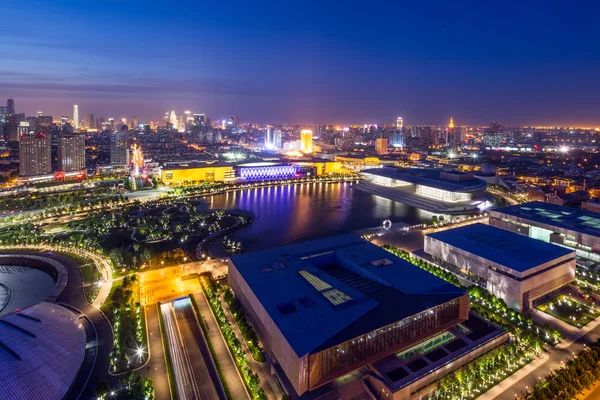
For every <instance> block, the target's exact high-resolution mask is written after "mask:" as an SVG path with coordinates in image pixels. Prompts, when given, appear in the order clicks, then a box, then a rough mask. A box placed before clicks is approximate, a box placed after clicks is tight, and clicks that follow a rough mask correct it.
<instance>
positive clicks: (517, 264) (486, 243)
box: [427, 223, 574, 272]
mask: <svg viewBox="0 0 600 400" xmlns="http://www.w3.org/2000/svg"><path fill="white" fill-rule="evenodd" d="M427 236H429V237H432V238H434V239H437V240H439V241H441V242H444V243H447V244H449V245H451V246H454V247H458V248H460V249H462V250H464V251H467V252H469V253H472V254H475V255H476V256H479V257H482V258H485V259H486V260H490V261H492V262H495V263H497V264H500V265H502V266H505V267H507V268H510V269H512V270H515V271H518V272H525V271H527V270H529V269H531V268H534V267H537V266H538V265H541V264H544V263H547V262H549V261H552V260H554V259H556V258H559V257H562V256H565V255H567V254H570V253H574V251H573V250H569V249H566V248H564V247H560V246H557V245H554V244H550V243H546V242H543V241H540V240H536V239H531V238H528V237H526V236H523V235H519V234H518V233H514V232H510V231H505V230H504V229H500V228H496V227H494V226H490V225H485V224H481V223H477V224H471V225H466V226H461V227H459V228H454V229H447V230H445V231H441V232H436V233H431V234H429V235H427Z"/></svg>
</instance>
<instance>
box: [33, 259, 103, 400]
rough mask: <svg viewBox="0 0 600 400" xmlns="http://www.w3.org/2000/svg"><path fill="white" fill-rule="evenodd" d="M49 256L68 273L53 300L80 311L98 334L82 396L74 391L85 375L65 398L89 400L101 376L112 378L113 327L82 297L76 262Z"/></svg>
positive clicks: (81, 283)
mask: <svg viewBox="0 0 600 400" xmlns="http://www.w3.org/2000/svg"><path fill="white" fill-rule="evenodd" d="M38 254H39V255H45V254H44V253H38ZM51 258H53V259H55V260H57V261H59V262H60V263H62V264H63V265H64V266H65V267H66V268H67V272H68V274H69V280H68V282H67V286H66V287H65V289H64V290H63V292H62V293H61V294H60V296H58V298H57V300H56V302H57V303H64V304H67V305H69V306H71V307H73V308H75V309H77V310H79V311H81V313H82V314H84V315H85V316H87V318H88V319H89V320H90V321H91V322H92V324H94V327H95V328H96V333H97V339H98V348H97V351H96V354H97V356H96V363H95V365H94V368H93V370H92V373H91V374H90V377H89V381H88V382H87V384H86V385H85V388H84V390H83V392H81V396H79V397H78V395H79V393H75V392H76V391H78V390H75V388H76V387H81V386H80V384H81V383H82V382H81V380H82V379H83V380H84V381H85V379H87V377H86V376H77V378H76V380H75V382H74V383H73V392H72V393H69V395H68V396H67V399H69V400H70V399H73V400H74V399H77V398H79V399H91V398H94V397H95V396H94V394H95V389H96V386H97V385H98V382H100V381H101V380H103V379H106V380H109V382H110V381H111V377H110V376H109V374H108V369H109V355H110V351H111V350H112V346H113V332H112V328H111V326H110V324H109V322H108V320H107V319H106V317H105V316H104V314H102V313H101V312H100V310H98V309H97V308H94V307H92V306H90V305H89V304H88V303H87V301H86V300H85V295H84V293H83V281H82V277H81V271H80V270H79V267H78V266H77V264H76V263H75V262H74V261H72V260H70V259H68V258H66V257H63V256H61V255H58V254H54V255H52V256H51Z"/></svg>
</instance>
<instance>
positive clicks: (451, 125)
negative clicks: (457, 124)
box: [448, 117, 454, 129]
mask: <svg viewBox="0 0 600 400" xmlns="http://www.w3.org/2000/svg"><path fill="white" fill-rule="evenodd" d="M448 129H454V121H453V120H452V117H450V123H449V124H448Z"/></svg>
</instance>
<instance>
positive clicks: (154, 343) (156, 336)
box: [137, 304, 171, 400]
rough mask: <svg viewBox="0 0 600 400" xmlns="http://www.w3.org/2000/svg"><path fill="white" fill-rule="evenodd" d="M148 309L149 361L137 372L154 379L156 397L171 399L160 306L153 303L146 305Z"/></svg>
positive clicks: (163, 399) (161, 399) (159, 399)
mask: <svg viewBox="0 0 600 400" xmlns="http://www.w3.org/2000/svg"><path fill="white" fill-rule="evenodd" d="M144 309H145V310H146V324H147V326H148V332H147V337H148V354H149V356H150V359H149V360H148V363H147V364H146V365H145V366H144V367H142V368H141V369H139V370H138V371H137V372H138V373H139V374H140V375H142V376H144V377H146V378H151V379H152V384H153V385H154V397H155V398H156V399H158V400H169V399H171V389H170V388H169V377H168V375H167V364H166V362H165V352H164V349H163V343H162V336H161V333H160V320H159V319H158V307H157V306H156V304H152V305H149V306H146V307H144Z"/></svg>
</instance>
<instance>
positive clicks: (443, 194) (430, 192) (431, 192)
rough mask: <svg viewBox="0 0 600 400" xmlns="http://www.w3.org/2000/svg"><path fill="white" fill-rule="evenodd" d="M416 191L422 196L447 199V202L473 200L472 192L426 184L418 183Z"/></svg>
mask: <svg viewBox="0 0 600 400" xmlns="http://www.w3.org/2000/svg"><path fill="white" fill-rule="evenodd" d="M415 193H417V194H418V195H421V196H425V197H430V198H432V199H437V200H441V201H445V202H447V203H456V202H459V201H468V200H471V193H462V192H450V191H448V190H443V189H437V188H433V187H430V186H425V185H417V190H416V192H415Z"/></svg>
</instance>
